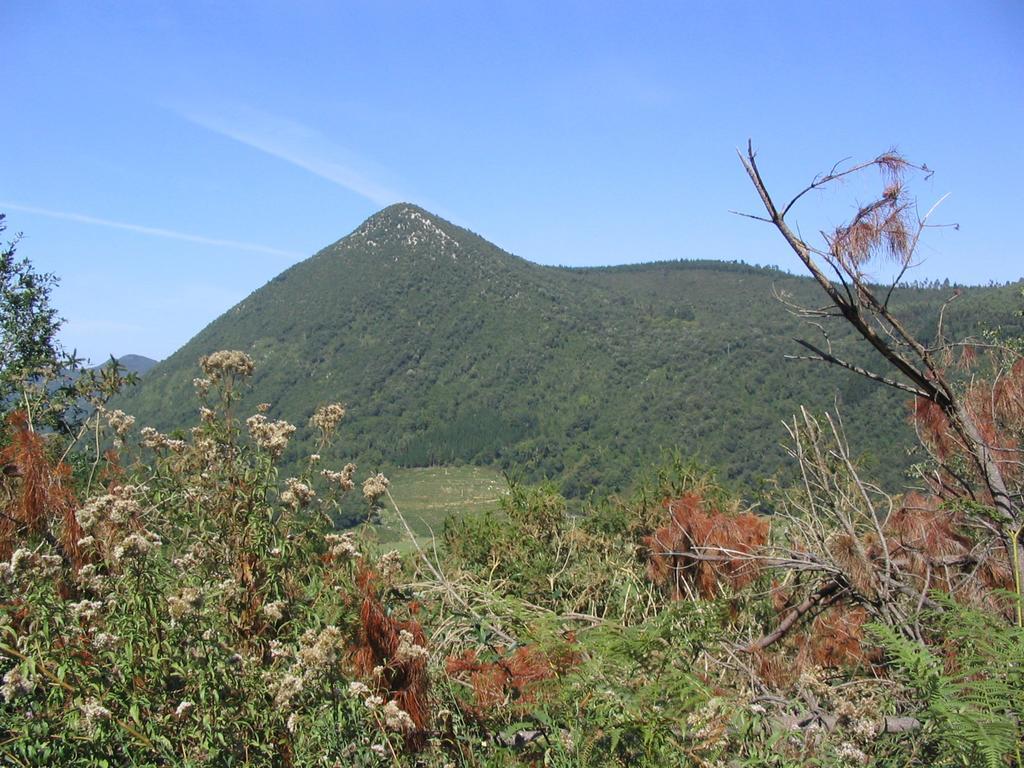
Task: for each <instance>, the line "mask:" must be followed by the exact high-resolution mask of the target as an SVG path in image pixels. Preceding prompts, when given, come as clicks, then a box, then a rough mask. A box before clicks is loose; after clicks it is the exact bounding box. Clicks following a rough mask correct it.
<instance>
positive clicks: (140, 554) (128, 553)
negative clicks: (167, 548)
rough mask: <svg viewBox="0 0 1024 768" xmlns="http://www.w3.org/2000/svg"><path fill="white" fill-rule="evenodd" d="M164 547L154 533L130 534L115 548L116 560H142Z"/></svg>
mask: <svg viewBox="0 0 1024 768" xmlns="http://www.w3.org/2000/svg"><path fill="white" fill-rule="evenodd" d="M162 545H163V542H162V541H161V540H160V537H159V536H157V535H156V534H155V533H153V532H152V531H142V532H141V533H129V534H128V535H127V536H125V537H124V539H123V540H122V541H121V543H120V544H118V545H117V546H116V547H114V552H113V555H114V559H115V560H116V561H118V562H122V561H126V560H141V559H143V558H144V557H145V556H146V555H148V554H149V553H150V552H152V551H153V550H154V549H157V548H159V547H160V546H162Z"/></svg>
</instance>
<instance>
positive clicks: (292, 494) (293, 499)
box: [281, 477, 316, 509]
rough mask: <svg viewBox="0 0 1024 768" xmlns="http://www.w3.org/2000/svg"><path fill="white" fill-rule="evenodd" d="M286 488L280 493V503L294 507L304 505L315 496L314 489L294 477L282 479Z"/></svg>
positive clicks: (297, 507) (298, 507)
mask: <svg viewBox="0 0 1024 768" xmlns="http://www.w3.org/2000/svg"><path fill="white" fill-rule="evenodd" d="M284 482H285V485H287V486H288V488H287V489H286V490H285V491H283V492H282V493H281V503H282V504H287V505H288V506H290V507H293V508H295V509H300V508H302V507H305V506H307V505H308V504H309V502H311V501H312V500H313V499H314V498H316V491H314V490H313V489H312V488H310V487H309V486H308V485H306V484H305V483H303V482H301V481H299V480H298V479H296V478H294V477H289V478H288V479H287V480H285V481H284Z"/></svg>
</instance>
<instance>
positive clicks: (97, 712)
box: [78, 699, 111, 733]
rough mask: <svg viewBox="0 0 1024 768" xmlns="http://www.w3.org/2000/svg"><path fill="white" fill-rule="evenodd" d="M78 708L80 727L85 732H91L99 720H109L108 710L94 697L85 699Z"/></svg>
mask: <svg viewBox="0 0 1024 768" xmlns="http://www.w3.org/2000/svg"><path fill="white" fill-rule="evenodd" d="M78 710H79V712H81V713H82V721H81V725H82V728H84V729H85V731H86V732H87V733H92V732H93V731H95V730H96V726H97V725H98V724H99V723H100V722H101V721H103V720H109V719H110V717H111V714H110V710H109V709H107V708H106V707H104V706H103V705H102V704H100V703H99V701H97V700H96V699H87V700H86V701H85V702H83V703H82V704H80V705H79V706H78Z"/></svg>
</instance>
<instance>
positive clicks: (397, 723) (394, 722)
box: [383, 700, 416, 733]
mask: <svg viewBox="0 0 1024 768" xmlns="http://www.w3.org/2000/svg"><path fill="white" fill-rule="evenodd" d="M383 714H384V725H385V727H387V729H388V730H390V731H398V732H399V733H408V732H409V731H413V730H416V723H414V722H413V721H412V717H410V716H409V713H408V712H406V711H405V710H404V709H402V708H401V707H399V706H398V703H397V702H396V701H394V700H392V701H389V702H388V703H387V704H385V705H384V710H383Z"/></svg>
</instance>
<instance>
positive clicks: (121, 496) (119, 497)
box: [75, 485, 147, 533]
mask: <svg viewBox="0 0 1024 768" xmlns="http://www.w3.org/2000/svg"><path fill="white" fill-rule="evenodd" d="M146 490H147V489H146V487H145V486H143V485H122V486H118V487H116V488H114V489H113V490H111V492H110V493H104V494H102V495H100V496H94V497H93V498H91V499H89V500H88V501H87V502H86V503H85V504H84V505H82V508H81V509H79V510H78V511H77V512H76V513H75V519H76V520H78V524H79V525H80V526H82V529H83V530H85V531H87V532H90V533H91V532H93V531H95V530H96V529H97V528H98V527H99V526H101V525H102V524H104V523H112V524H114V525H124V524H125V523H127V522H128V521H129V520H132V519H134V518H136V517H137V516H138V515H139V514H140V513H141V512H142V508H141V507H140V506H139V503H138V502H137V501H136V500H135V499H136V496H141V495H142V494H143V493H145V492H146Z"/></svg>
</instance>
